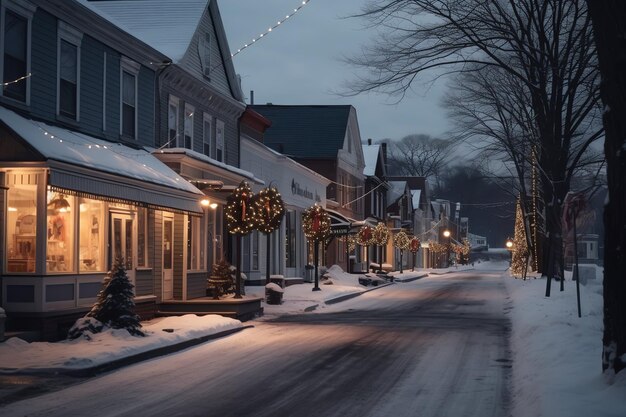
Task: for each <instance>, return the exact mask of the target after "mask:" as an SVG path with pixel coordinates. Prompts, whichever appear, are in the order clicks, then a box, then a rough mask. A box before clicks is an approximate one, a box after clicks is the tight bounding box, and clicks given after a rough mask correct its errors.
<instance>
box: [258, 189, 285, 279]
mask: <svg viewBox="0 0 626 417" xmlns="http://www.w3.org/2000/svg"><path fill="white" fill-rule="evenodd" d="M253 204H254V224H255V228H256V229H257V230H258V231H259V232H261V233H264V234H265V236H266V238H267V245H266V246H267V247H266V251H265V282H266V283H267V284H269V282H270V269H271V268H270V259H271V257H270V247H271V234H272V233H273V232H274V230H277V229H278V228H279V227H280V223H281V221H282V220H283V216H284V215H285V203H284V202H283V198H282V197H281V195H280V193H279V192H278V190H277V189H276V187H267V188H263V189H262V190H261V191H259V193H258V194H256V195H255V196H254V197H253Z"/></svg>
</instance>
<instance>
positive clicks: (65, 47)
mask: <svg viewBox="0 0 626 417" xmlns="http://www.w3.org/2000/svg"><path fill="white" fill-rule="evenodd" d="M0 33H2V41H1V42H0V56H2V59H0V76H1V77H2V81H3V85H2V89H1V90H0V217H1V219H0V242H2V244H1V245H0V283H1V285H0V300H1V305H2V308H3V309H4V310H6V312H7V314H8V316H9V322H8V324H7V325H8V327H9V328H10V327H11V326H15V327H21V328H29V329H32V330H35V331H36V332H37V333H38V337H39V338H41V339H47V340H54V339H57V338H60V337H63V336H64V332H65V331H66V329H67V328H68V327H69V326H70V325H71V324H72V323H73V321H74V320H75V319H76V318H77V317H79V316H81V315H84V313H85V312H86V311H88V310H89V308H90V307H91V306H92V305H93V303H94V301H95V298H96V296H97V293H98V291H99V290H100V288H101V283H102V281H103V278H104V276H105V274H106V272H107V271H108V270H109V269H110V266H111V263H112V260H113V259H115V258H117V257H122V258H123V259H125V262H126V269H127V272H128V274H129V277H130V279H131V280H132V282H133V284H134V286H135V304H136V306H137V312H138V313H139V314H140V315H141V316H142V318H144V319H148V318H151V317H154V316H155V315H157V314H178V313H180V312H185V311H193V310H192V309H193V308H194V307H193V306H194V305H196V304H194V301H195V300H200V299H202V298H203V297H205V295H206V282H207V277H208V276H209V275H210V273H211V267H212V265H213V264H214V263H215V262H216V261H218V260H220V259H222V258H226V259H227V260H229V261H230V262H235V257H236V254H235V253H234V251H233V246H234V245H233V242H232V239H231V237H230V236H229V234H228V233H227V231H226V230H225V221H224V211H223V209H224V206H225V204H226V199H227V197H228V195H229V194H230V193H231V192H232V191H233V189H234V188H236V187H237V185H238V184H239V183H240V182H241V181H247V182H248V183H249V184H250V185H251V187H252V188H253V190H254V191H255V192H256V191H258V190H260V189H261V188H263V187H266V186H269V185H273V186H276V187H277V188H278V189H279V191H280V192H281V194H282V196H283V199H284V202H285V206H286V215H285V218H284V220H283V222H282V225H281V228H280V230H279V231H278V232H277V233H275V234H273V235H271V236H270V237H269V238H267V239H266V238H263V237H261V236H259V234H258V233H257V232H253V233H251V234H250V235H249V236H247V237H246V239H245V240H244V245H243V251H242V264H243V271H244V272H245V273H246V275H247V277H248V280H249V284H263V283H264V282H265V281H264V277H265V272H266V271H267V268H271V271H270V272H271V273H272V274H282V275H284V276H288V277H303V276H305V274H306V271H307V265H310V264H311V263H312V248H311V246H310V245H309V243H308V242H307V241H306V239H305V237H304V235H303V232H302V227H301V226H302V225H301V214H302V212H303V211H304V210H305V209H306V208H308V207H310V206H311V205H313V204H319V205H321V206H323V207H324V208H326V209H327V210H328V211H329V213H331V215H332V218H333V223H334V227H335V229H336V230H342V231H346V230H348V231H354V230H355V229H356V228H357V227H359V226H361V225H363V224H366V223H369V224H372V225H374V224H376V223H377V222H379V221H383V222H386V223H387V224H388V225H389V226H390V227H391V228H392V229H400V228H405V229H408V230H410V231H411V232H412V233H415V234H419V235H420V236H422V240H423V241H424V242H426V241H427V240H428V239H431V238H432V239H437V235H438V233H439V227H437V225H440V222H439V221H434V220H433V218H434V217H433V215H432V208H431V203H430V201H429V195H428V186H427V183H426V181H425V180H424V179H423V178H403V177H397V178H390V177H388V176H387V173H386V149H385V146H384V144H378V145H375V144H372V143H371V141H368V142H367V143H366V144H362V140H361V135H360V131H359V125H358V120H357V115H356V110H355V109H354V107H352V106H349V105H346V106H279V105H271V104H266V105H246V103H245V102H244V97H243V93H242V91H241V87H240V82H239V79H238V77H237V74H236V72H235V69H234V67H233V63H232V60H231V55H230V51H229V47H228V42H227V40H226V36H225V31H224V27H223V25H222V19H221V17H220V12H219V8H218V4H217V1H215V0H212V1H208V0H181V1H173V0H172V1H164V0H158V1H157V0H143V1H135V2H119V1H87V0H1V2H0ZM268 245H269V247H270V248H271V251H270V253H271V254H272V259H271V260H270V263H269V264H268V263H267V261H266V259H265V256H264V254H266V253H267V248H268ZM345 245H346V244H345V242H344V241H341V240H340V239H333V240H331V243H330V244H329V245H328V246H327V247H325V248H324V257H323V259H324V261H323V262H324V264H325V265H333V264H340V265H345V267H346V268H351V269H352V270H363V269H365V268H366V267H367V266H366V265H364V260H365V259H368V254H366V253H364V249H362V248H360V249H357V250H355V251H353V252H349V251H348V250H346V246H345ZM370 251H371V253H370V254H369V256H371V259H372V260H377V261H379V262H391V263H393V262H396V261H395V259H396V256H395V255H396V254H394V250H393V248H392V247H391V246H388V248H386V249H385V250H383V251H382V253H376V252H375V251H374V250H373V249H370ZM426 252H427V250H425V251H424V255H423V256H421V257H420V258H419V259H418V261H417V262H418V266H427V263H428V259H429V258H428V256H427V255H426ZM237 303H239V304H240V305H239V306H238V307H235V310H233V311H235V312H236V314H235V316H238V317H241V318H245V317H248V316H250V315H253V314H255V312H256V311H257V310H255V309H258V306H259V303H260V302H259V300H253V301H250V300H243V301H237V302H234V304H237ZM246 303H247V304H246ZM255 303H256V304H255ZM231 304H233V303H231ZM190 306H191V307H190ZM242 306H243V307H242Z"/></svg>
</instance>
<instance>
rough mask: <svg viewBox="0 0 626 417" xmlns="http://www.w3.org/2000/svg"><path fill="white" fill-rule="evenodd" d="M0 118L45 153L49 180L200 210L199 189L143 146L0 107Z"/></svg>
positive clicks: (120, 197)
mask: <svg viewBox="0 0 626 417" xmlns="http://www.w3.org/2000/svg"><path fill="white" fill-rule="evenodd" d="M0 121H2V122H3V123H4V124H5V125H6V126H7V127H8V128H9V129H10V130H12V131H13V132H15V134H16V135H17V136H19V137H20V138H22V140H24V141H26V142H27V143H28V144H30V145H31V146H32V147H33V148H34V149H35V150H36V151H37V152H39V153H40V154H41V155H42V156H43V157H44V158H46V159H47V161H48V162H47V164H48V166H49V167H50V177H49V183H50V185H51V186H54V187H58V188H63V189H67V190H73V191H75V192H76V193H77V194H82V195H91V196H102V197H106V198H109V199H115V200H123V201H128V202H138V203H142V204H145V205H148V206H152V207H162V208H171V209H174V210H181V211H185V212H195V213H202V208H201V206H200V199H201V198H202V196H203V195H204V194H203V193H202V191H200V190H199V189H197V188H196V187H194V186H193V185H192V184H190V183H189V182H188V181H187V180H185V179H184V178H183V177H181V176H180V175H178V174H176V172H174V171H173V170H171V169H170V168H169V167H167V165H165V164H164V163H162V162H161V161H159V160H158V159H157V158H156V157H154V156H153V155H152V154H150V153H149V152H147V151H145V150H143V149H134V148H131V147H129V146H124V145H122V144H119V143H111V142H108V141H105V140H101V139H97V138H95V137H92V136H89V135H85V134H83V133H79V132H75V131H71V130H68V129H63V128H60V127H57V126H51V125H47V124H45V123H42V122H38V121H34V120H30V119H26V118H24V117H22V116H20V115H18V114H16V113H14V112H12V111H10V110H8V109H6V108H4V107H0Z"/></svg>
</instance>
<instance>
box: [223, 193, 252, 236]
mask: <svg viewBox="0 0 626 417" xmlns="http://www.w3.org/2000/svg"><path fill="white" fill-rule="evenodd" d="M253 196H254V194H253V193H252V190H251V189H250V186H249V185H248V183H247V182H246V181H241V183H240V184H239V186H238V187H237V188H236V189H235V190H234V191H233V192H232V194H231V195H230V196H228V199H227V200H226V207H225V209H224V214H225V215H226V223H227V227H228V232H229V233H230V234H233V235H246V234H248V233H250V232H251V231H252V230H254V227H255V223H254V217H255V216H254V205H253V204H252V198H253Z"/></svg>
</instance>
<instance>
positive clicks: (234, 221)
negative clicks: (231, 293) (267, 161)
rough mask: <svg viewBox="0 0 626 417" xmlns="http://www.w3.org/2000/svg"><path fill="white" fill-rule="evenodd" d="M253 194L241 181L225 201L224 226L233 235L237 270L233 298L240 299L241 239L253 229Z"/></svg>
mask: <svg viewBox="0 0 626 417" xmlns="http://www.w3.org/2000/svg"><path fill="white" fill-rule="evenodd" d="M253 197H254V194H253V193H252V190H251V189H250V186H249V185H248V183H247V182H245V181H242V182H241V183H240V184H239V186H238V187H237V188H236V189H235V190H234V191H233V193H232V194H231V195H230V196H228V199H227V200H226V208H225V210H224V213H225V214H226V225H227V227H228V232H229V233H230V234H233V235H235V241H236V245H237V248H236V250H237V268H236V271H237V272H236V274H235V298H241V237H242V236H244V235H247V234H248V233H250V232H251V231H252V230H254V228H255V223H254V219H255V215H254V211H255V210H254V205H253V204H252V198H253Z"/></svg>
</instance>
